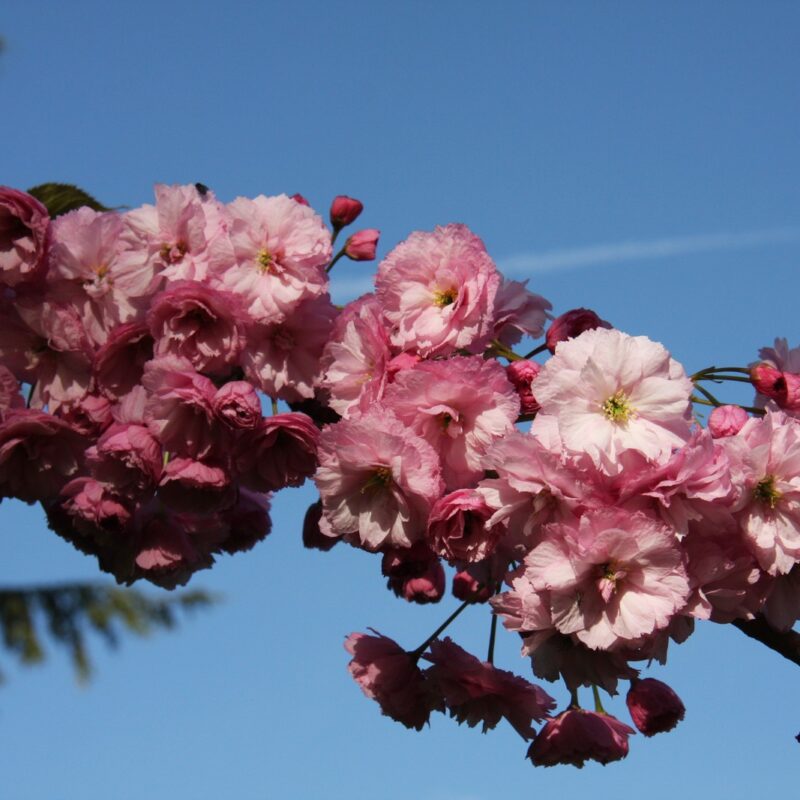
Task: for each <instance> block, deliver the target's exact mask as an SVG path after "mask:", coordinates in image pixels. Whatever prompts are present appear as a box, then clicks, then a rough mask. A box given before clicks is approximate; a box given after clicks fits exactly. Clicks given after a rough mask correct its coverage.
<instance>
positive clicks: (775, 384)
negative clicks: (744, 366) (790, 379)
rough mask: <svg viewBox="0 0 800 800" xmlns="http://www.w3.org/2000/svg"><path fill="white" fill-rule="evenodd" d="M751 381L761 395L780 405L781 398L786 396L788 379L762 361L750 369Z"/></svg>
mask: <svg viewBox="0 0 800 800" xmlns="http://www.w3.org/2000/svg"><path fill="white" fill-rule="evenodd" d="M750 381H751V383H752V384H753V386H755V388H756V391H757V392H758V393H759V394H763V395H764V397H767V398H769V399H770V400H775V401H777V403H778V404H779V405H780V402H781V397H783V396H785V394H786V379H785V378H784V377H783V373H782V372H781V371H780V370H779V369H776V368H775V367H773V366H772V364H767V363H766V362H763V361H762V362H761V363H760V364H755V365H754V366H753V367H752V368H751V369H750Z"/></svg>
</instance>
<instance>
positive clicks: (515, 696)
mask: <svg viewBox="0 0 800 800" xmlns="http://www.w3.org/2000/svg"><path fill="white" fill-rule="evenodd" d="M423 658H424V659H425V660H426V661H430V662H431V663H432V664H433V666H432V667H431V668H430V669H428V670H427V673H426V674H427V676H428V679H429V680H431V681H432V682H433V683H434V684H435V685H436V687H437V689H438V691H439V692H440V693H441V694H442V696H443V697H444V701H445V705H446V706H447V709H448V710H449V711H450V716H452V717H454V718H455V719H457V720H458V722H459V723H462V722H466V723H467V725H469V726H470V727H471V728H474V727H475V725H477V724H478V723H479V722H481V723H483V725H482V728H483V732H484V733H486V731H488V730H491V729H492V728H494V727H495V726H496V725H497V723H498V722H500V720H501V718H503V717H505V719H507V720H508V722H509V723H510V724H511V726H512V727H513V728H514V730H515V731H516V732H517V733H518V734H519V735H520V736H522V737H523V738H524V739H530V738H531V737H532V736H533V735H534V730H533V727H532V725H531V723H532V721H533V720H536V721H537V722H541V720H542V719H544V718H545V717H546V716H547V714H548V713H549V712H550V711H552V710H553V708H555V700H553V698H552V697H550V695H548V694H547V692H545V691H544V689H542V688H541V687H539V686H536V685H535V684H533V683H529V682H528V681H526V680H524V679H523V678H520V677H518V676H517V675H514V674H513V673H511V672H508V671H507V670H504V669H498V668H497V667H495V666H493V665H492V664H489V663H487V662H485V661H480V660H479V659H477V658H476V657H475V656H473V655H472V654H471V653H468V652H467V651H466V650H464V649H463V648H461V647H459V646H458V645H457V644H456V643H455V642H453V641H452V640H451V639H449V638H445V639H442V640H441V641H438V640H437V641H434V642H432V643H431V645H430V651H429V653H428V654H426V655H423Z"/></svg>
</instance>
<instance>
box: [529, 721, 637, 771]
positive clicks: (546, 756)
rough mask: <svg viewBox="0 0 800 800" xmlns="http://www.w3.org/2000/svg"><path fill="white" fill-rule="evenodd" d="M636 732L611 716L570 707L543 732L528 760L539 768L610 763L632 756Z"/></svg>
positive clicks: (530, 748)
mask: <svg viewBox="0 0 800 800" xmlns="http://www.w3.org/2000/svg"><path fill="white" fill-rule="evenodd" d="M634 733H636V731H634V730H633V728H631V727H630V726H629V725H626V724H625V723H624V722H620V721H619V720H618V719H616V718H615V717H612V716H610V715H609V714H601V713H597V712H594V711H585V710H584V709H582V708H569V709H567V710H566V711H564V712H562V713H561V714H559V715H558V716H557V717H555V718H554V719H551V720H549V721H548V722H547V724H546V725H545V726H544V727H543V728H542V729H541V731H539V734H538V736H537V737H536V739H535V740H534V742H533V744H532V745H531V746H530V747H529V748H528V758H530V760H531V761H532V762H533V764H534V766H536V767H554V766H555V765H556V764H572V765H573V766H575V767H582V766H583V765H584V764H585V763H586V762H587V761H599V762H600V763H601V764H609V763H610V762H612V761H619V760H620V759H622V758H625V756H627V755H628V737H629V736H630V735H631V734H634Z"/></svg>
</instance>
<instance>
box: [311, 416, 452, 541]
mask: <svg viewBox="0 0 800 800" xmlns="http://www.w3.org/2000/svg"><path fill="white" fill-rule="evenodd" d="M319 462H320V465H319V469H318V470H317V473H316V475H315V476H314V481H315V482H316V484H317V489H318V490H319V494H320V497H321V498H322V505H323V508H324V514H325V519H326V520H327V521H328V523H329V524H330V526H331V529H332V532H333V533H334V534H335V535H340V536H344V535H349V534H352V535H353V536H354V537H355V539H356V541H357V542H358V543H360V545H361V546H363V547H365V548H366V549H369V550H377V549H379V548H381V547H410V546H411V545H412V544H413V543H414V542H415V541H418V540H420V539H422V538H423V536H424V532H425V522H426V520H427V519H428V513H429V512H430V509H431V506H432V505H433V503H434V501H435V500H436V499H437V498H438V497H439V496H440V495H441V494H442V491H443V489H444V486H443V484H442V479H441V467H440V464H439V459H438V457H437V456H436V453H435V452H434V451H433V448H432V447H431V446H430V445H429V444H428V443H427V442H426V441H425V440H424V439H422V438H420V437H419V436H416V435H415V434H414V433H413V432H412V431H410V430H409V429H408V428H406V427H405V426H404V425H403V424H402V423H401V422H400V421H399V420H398V419H397V418H396V417H394V416H393V415H392V414H391V413H390V412H388V411H386V410H385V409H375V410H373V411H371V412H369V413H367V414H364V415H363V416H361V417H359V418H357V419H351V420H342V421H341V422H338V423H337V424H336V425H331V426H329V427H326V428H325V429H324V430H323V432H322V435H321V437H320V443H319Z"/></svg>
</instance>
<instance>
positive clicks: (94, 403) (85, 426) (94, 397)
mask: <svg viewBox="0 0 800 800" xmlns="http://www.w3.org/2000/svg"><path fill="white" fill-rule="evenodd" d="M55 413H56V414H57V415H58V416H59V417H61V419H64V420H66V421H67V422H69V424H70V425H72V427H73V428H74V429H75V430H76V431H78V432H79V433H82V434H83V435H84V436H92V437H96V436H100V434H101V433H103V431H104V430H105V429H106V428H108V426H109V425H111V423H112V422H113V421H114V416H113V413H112V406H111V403H110V402H109V401H108V399H107V398H105V397H103V395H101V394H92V393H90V394H86V395H84V396H83V397H81V398H80V400H76V401H75V402H73V403H63V404H62V405H60V406H59V407H58V409H57V410H56V412H55Z"/></svg>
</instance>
